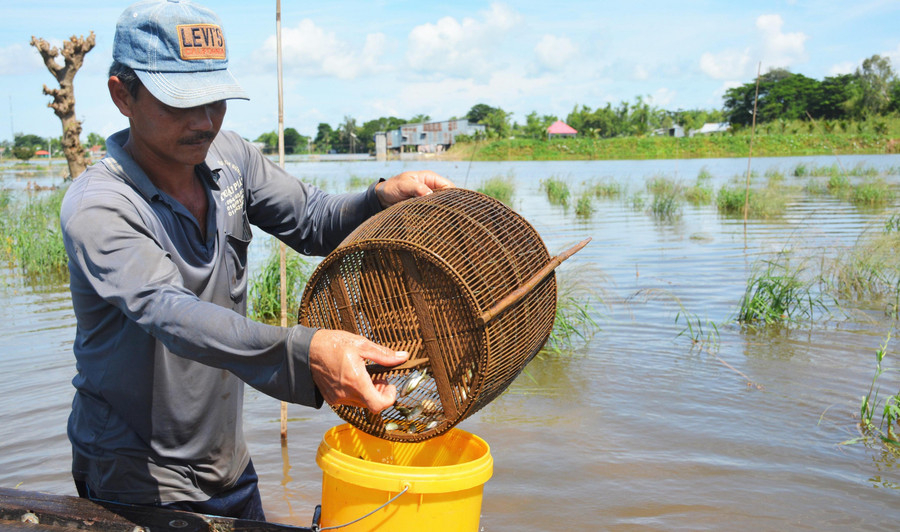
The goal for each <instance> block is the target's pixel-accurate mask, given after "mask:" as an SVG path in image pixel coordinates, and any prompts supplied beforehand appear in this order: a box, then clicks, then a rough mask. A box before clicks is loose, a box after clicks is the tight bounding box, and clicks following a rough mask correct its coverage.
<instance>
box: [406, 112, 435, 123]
mask: <svg viewBox="0 0 900 532" xmlns="http://www.w3.org/2000/svg"><path fill="white" fill-rule="evenodd" d="M425 122H431V117H430V116H428V115H423V114H418V115H416V116H414V117H412V118H410V119H409V122H407V123H408V124H424V123H425Z"/></svg>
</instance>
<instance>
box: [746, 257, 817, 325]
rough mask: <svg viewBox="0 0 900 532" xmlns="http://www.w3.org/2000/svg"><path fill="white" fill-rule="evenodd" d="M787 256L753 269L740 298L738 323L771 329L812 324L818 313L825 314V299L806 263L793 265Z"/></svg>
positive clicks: (762, 263) (763, 262) (766, 261)
mask: <svg viewBox="0 0 900 532" xmlns="http://www.w3.org/2000/svg"><path fill="white" fill-rule="evenodd" d="M791 262H792V261H791V257H790V255H789V254H788V253H787V252H781V253H779V254H778V256H777V257H776V258H775V259H774V260H764V261H762V262H761V263H758V264H757V265H755V266H754V270H753V271H752V273H751V275H750V278H749V280H748V282H747V289H746V290H745V292H744V296H743V297H742V298H741V303H740V308H739V310H738V317H737V320H738V322H740V323H743V324H746V325H772V324H790V323H798V322H799V321H801V320H805V321H812V320H814V319H815V317H816V312H817V311H823V312H828V307H827V306H826V305H825V303H824V299H825V297H826V295H825V294H823V293H822V292H821V291H820V290H817V288H816V287H817V286H820V285H821V282H820V281H821V277H820V276H810V275H809V272H808V270H807V267H806V265H805V263H803V262H801V263H800V264H792V263H791Z"/></svg>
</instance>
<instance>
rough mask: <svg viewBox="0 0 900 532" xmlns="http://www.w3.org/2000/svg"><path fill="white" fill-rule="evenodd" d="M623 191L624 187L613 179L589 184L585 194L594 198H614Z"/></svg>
mask: <svg viewBox="0 0 900 532" xmlns="http://www.w3.org/2000/svg"><path fill="white" fill-rule="evenodd" d="M624 191H625V187H624V186H622V184H621V183H619V182H617V181H615V180H613V179H601V180H600V181H598V182H590V183H588V184H587V189H586V193H589V194H593V195H594V197H596V198H615V197H618V196H620V195H622V194H623V193H624Z"/></svg>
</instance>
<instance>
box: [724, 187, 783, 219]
mask: <svg viewBox="0 0 900 532" xmlns="http://www.w3.org/2000/svg"><path fill="white" fill-rule="evenodd" d="M747 195H748V193H747V190H746V188H745V186H744V185H739V184H731V185H723V186H722V187H721V188H720V189H719V191H718V193H717V194H716V206H717V207H718V209H719V212H721V213H722V214H727V215H732V216H743V214H744V203H745V200H746V198H747ZM786 208H787V198H786V189H785V188H784V187H780V186H770V187H765V188H751V189H750V192H749V208H748V212H747V216H748V217H750V218H761V219H766V218H773V217H777V216H781V215H782V214H784V211H785V210H786Z"/></svg>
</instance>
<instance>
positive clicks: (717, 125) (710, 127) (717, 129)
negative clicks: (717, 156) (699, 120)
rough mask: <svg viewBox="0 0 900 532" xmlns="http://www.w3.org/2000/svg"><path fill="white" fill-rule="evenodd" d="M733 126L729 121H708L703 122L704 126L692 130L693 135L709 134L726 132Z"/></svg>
mask: <svg viewBox="0 0 900 532" xmlns="http://www.w3.org/2000/svg"><path fill="white" fill-rule="evenodd" d="M730 127H731V124H729V123H728V122H707V123H705V124H703V127H701V128H700V129H697V130H695V131H691V136H692V137H693V136H694V135H709V134H711V133H725V132H726V131H728V129H729V128H730Z"/></svg>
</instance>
